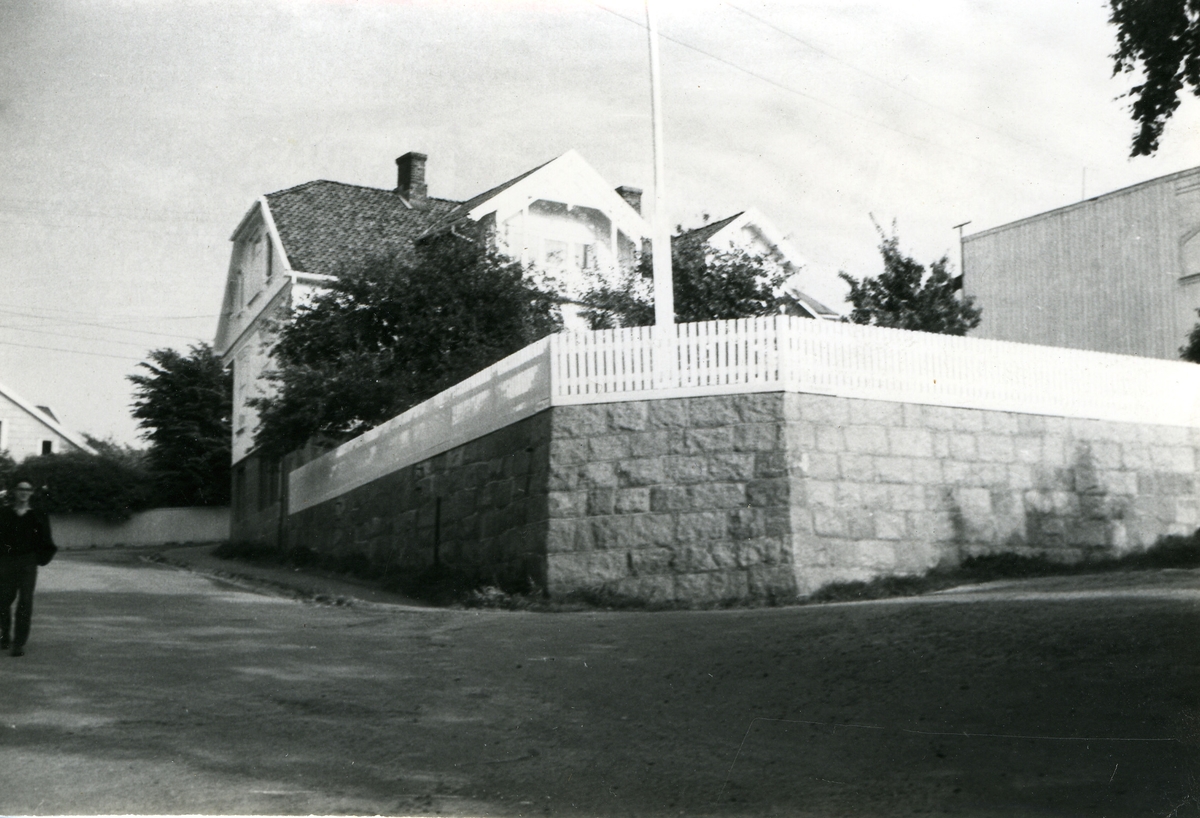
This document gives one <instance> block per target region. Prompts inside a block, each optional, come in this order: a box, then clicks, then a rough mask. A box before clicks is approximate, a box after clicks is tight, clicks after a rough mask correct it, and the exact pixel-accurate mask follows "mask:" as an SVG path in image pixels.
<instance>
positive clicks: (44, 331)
mask: <svg viewBox="0 0 1200 818" xmlns="http://www.w3.org/2000/svg"><path fill="white" fill-rule="evenodd" d="M6 329H7V330H13V331H14V332H33V333H36V334H38V335H53V336H55V337H56V338H74V339H75V340H77V341H97V342H99V343H101V344H120V345H122V346H127V347H138V348H139V349H145V344H139V343H137V342H136V341H114V340H112V339H111V338H96V337H95V336H90V335H71V334H70V333H66V332H58V331H55V330H48V329H34V328H32V327H17V326H13V325H12V324H0V330H6Z"/></svg>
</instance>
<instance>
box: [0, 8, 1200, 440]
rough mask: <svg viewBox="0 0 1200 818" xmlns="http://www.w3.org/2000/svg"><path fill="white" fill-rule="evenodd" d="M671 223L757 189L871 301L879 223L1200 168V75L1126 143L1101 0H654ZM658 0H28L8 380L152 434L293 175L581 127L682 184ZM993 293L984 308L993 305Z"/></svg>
mask: <svg viewBox="0 0 1200 818" xmlns="http://www.w3.org/2000/svg"><path fill="white" fill-rule="evenodd" d="M656 9H657V17H658V25H659V31H660V34H661V36H662V40H661V62H662V99H663V117H664V163H665V167H666V176H665V181H664V191H665V193H666V197H667V210H668V215H669V217H670V223H671V226H674V225H676V224H682V225H683V226H685V227H693V226H697V225H699V224H701V223H702V221H703V219H704V218H705V216H706V214H707V216H708V217H710V218H714V219H718V218H723V217H725V216H729V215H732V214H734V213H736V212H739V211H741V210H743V209H745V208H747V207H755V208H757V209H758V210H759V211H761V212H762V213H763V214H765V215H766V217H767V218H768V219H769V220H770V221H772V222H773V223H774V224H775V225H776V226H777V227H778V228H779V229H780V230H781V231H782V232H783V233H784V234H786V235H787V236H788V238H789V240H790V241H791V243H792V244H793V245H794V246H795V247H796V249H797V250H798V251H799V252H800V254H801V255H802V256H803V257H805V258H806V259H807V260H808V267H807V268H806V271H805V275H806V276H807V279H806V284H805V286H806V289H809V290H810V292H811V293H812V294H813V295H815V296H816V297H818V298H821V299H823V300H825V301H827V302H828V303H829V304H830V306H832V307H834V308H836V309H842V310H844V309H845V308H846V305H845V304H844V302H843V301H842V298H843V296H844V292H843V291H842V289H840V285H839V284H838V282H837V278H836V273H837V272H838V271H839V270H845V271H846V272H849V273H850V274H852V275H854V276H856V277H862V276H864V275H875V274H878V273H879V272H880V269H881V268H880V261H879V253H878V244H879V236H878V234H877V232H876V227H875V223H878V224H879V225H882V226H883V227H884V228H885V229H887V230H889V231H890V230H891V229H892V227H891V226H892V224H893V223H894V224H895V229H896V231H897V234H898V236H899V237H900V245H901V248H902V249H903V250H904V251H905V252H907V253H909V254H911V255H913V256H914V257H916V258H917V259H918V260H919V261H922V262H923V263H929V262H932V261H934V260H936V259H938V258H940V257H941V256H943V255H948V256H949V258H950V260H951V262H952V265H953V266H954V267H955V268H957V265H958V257H959V256H958V254H959V251H958V231H957V230H955V226H956V225H958V224H961V223H963V222H968V224H967V225H966V226H965V227H964V228H963V231H964V232H965V234H967V235H970V234H971V233H972V232H975V231H978V230H983V229H987V228H989V227H994V226H996V225H999V224H1004V223H1007V222H1009V221H1012V220H1015V219H1019V218H1023V217H1025V216H1030V215H1033V214H1036V213H1040V212H1044V211H1046V210H1050V209H1053V208H1057V207H1062V206H1064V205H1068V204H1071V203H1073V202H1076V201H1079V200H1080V199H1081V198H1084V197H1090V196H1095V195H1098V194H1101V193H1105V192H1108V191H1111V190H1115V189H1118V188H1121V187H1124V186H1127V185H1130V184H1135V183H1137V182H1141V181H1144V180H1146V179H1151V178H1154V177H1157V176H1161V175H1164V174H1167V173H1173V172H1176V171H1179V170H1184V169H1187V168H1190V167H1195V166H1197V165H1200V100H1197V99H1195V98H1188V99H1187V100H1185V101H1184V104H1183V106H1182V107H1181V109H1180V111H1179V112H1178V113H1177V114H1176V116H1175V118H1174V119H1173V120H1172V121H1171V123H1170V124H1169V125H1168V127H1167V130H1166V134H1165V136H1164V140H1163V144H1162V147H1161V148H1160V150H1159V152H1158V154H1157V155H1155V156H1153V157H1149V158H1147V157H1139V158H1137V159H1131V158H1129V151H1130V139H1131V136H1132V133H1133V130H1134V128H1133V123H1132V121H1131V120H1130V118H1129V115H1128V111H1127V107H1128V102H1129V100H1128V99H1121V98H1120V97H1121V95H1122V94H1124V93H1125V92H1126V91H1127V90H1128V88H1129V87H1130V86H1131V85H1133V84H1134V83H1135V81H1136V77H1134V76H1130V75H1123V76H1118V77H1115V78H1114V77H1113V76H1112V60H1111V57H1110V55H1111V53H1112V52H1113V51H1114V50H1115V40H1114V32H1113V29H1112V28H1111V27H1110V26H1109V24H1108V22H1107V18H1108V8H1107V5H1106V4H1105V3H1104V2H1100V1H1099V0H1086V1H1085V2H1076V0H1055V2H1053V3H1047V2H1044V0H1005V2H998V1H997V2H991V1H990V0H946V1H945V2H926V0H921V2H916V1H915V0H857V1H854V0H846V2H837V1H835V0H816V1H815V2H762V0H735V2H716V0H696V1H695V2H686V3H683V2H671V1H670V0H656ZM647 53H648V49H647V37H646V31H645V10H644V6H643V3H642V2H641V0H439V1H438V2H434V1H433V0H394V1H393V2H385V0H358V1H356V0H253V2H241V1H240V0H237V1H235V0H208V1H206V0H188V2H183V1H182V0H70V2H58V0H39V2H37V3H28V2H24V0H0V384H2V385H3V386H4V387H6V388H8V389H11V390H14V391H15V392H16V393H17V394H19V395H21V396H22V397H24V398H25V399H26V400H29V401H30V402H32V403H35V404H42V405H49V406H50V407H51V408H52V409H53V410H54V411H55V413H56V414H57V415H58V417H59V418H60V419H61V420H62V422H63V423H64V424H65V425H66V426H67V427H68V428H70V429H72V430H75V431H80V432H85V433H88V434H90V435H92V436H94V437H97V438H101V439H105V438H110V439H112V440H114V441H115V442H117V443H121V444H135V445H142V444H141V442H140V441H139V437H138V433H139V432H138V429H137V426H136V423H135V421H134V420H133V419H132V418H131V417H130V414H129V411H130V409H129V407H130V403H131V401H132V385H131V384H130V383H129V382H128V380H127V376H128V375H129V374H131V373H134V372H137V371H139V369H138V363H139V362H140V361H144V360H145V359H146V354H147V352H148V351H149V350H152V349H159V348H164V347H173V348H176V349H179V350H187V349H188V347H189V345H191V344H196V343H200V342H211V341H212V339H213V335H214V333H215V330H216V325H217V314H218V311H219V308H220V304H221V298H222V292H223V287H224V282H225V277H226V273H227V271H228V264H229V253H230V250H231V245H230V242H229V237H230V234H231V233H232V232H233V230H234V228H235V227H236V226H237V224H238V222H239V221H240V220H241V218H242V216H243V215H244V214H245V213H246V211H247V210H248V209H249V208H250V207H251V205H253V203H254V202H255V200H256V198H257V197H258V196H260V195H262V194H264V193H269V192H272V191H276V190H281V189H284V188H288V187H291V186H293V185H297V184H302V183H304V182H307V181H311V180H313V179H330V180H335V181H340V182H348V183H352V184H359V185H367V186H371V187H379V188H392V187H394V186H395V183H396V182H395V174H396V168H395V162H394V160H395V157H397V156H400V155H401V154H403V153H406V152H408V151H419V152H422V153H425V154H427V155H428V156H429V161H428V166H427V181H428V184H429V190H430V193H431V195H434V196H441V197H446V198H452V199H460V198H468V197H470V196H473V195H475V194H477V193H479V192H482V191H483V190H486V189H488V188H490V187H492V186H494V185H496V184H498V183H500V182H503V181H505V180H507V179H509V178H511V177H513V176H515V175H517V174H519V173H521V172H523V171H525V170H528V169H530V168H532V167H535V166H537V165H539V164H542V163H543V162H545V161H547V160H549V159H551V158H553V157H555V156H558V155H559V154H562V153H564V152H566V151H567V150H569V149H572V148H574V149H575V150H577V151H579V153H580V154H582V155H583V157H584V158H585V159H586V160H587V161H588V162H589V163H590V164H592V166H593V167H595V168H596V169H597V170H598V171H599V172H600V174H601V175H602V176H604V177H605V178H606V179H607V180H608V181H609V182H610V183H611V184H612V185H613V186H614V187H615V186H618V185H632V186H635V187H641V188H643V189H644V190H645V191H646V194H647V196H649V195H651V194H652V192H653V156H652V146H651V123H650V87H649V73H648V57H647ZM983 307H984V309H985V310H986V305H983Z"/></svg>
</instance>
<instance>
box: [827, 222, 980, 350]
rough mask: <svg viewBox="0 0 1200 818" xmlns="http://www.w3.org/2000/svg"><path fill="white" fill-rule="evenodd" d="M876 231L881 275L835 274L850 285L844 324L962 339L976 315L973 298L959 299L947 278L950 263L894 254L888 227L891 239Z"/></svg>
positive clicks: (895, 242)
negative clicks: (881, 264) (848, 321)
mask: <svg viewBox="0 0 1200 818" xmlns="http://www.w3.org/2000/svg"><path fill="white" fill-rule="evenodd" d="M876 230H878V231H879V239H880V242H879V252H880V253H881V254H882V256H883V272H882V273H880V274H879V275H878V276H875V277H865V278H863V280H862V281H859V280H858V279H856V278H854V277H853V276H851V275H849V274H847V273H844V272H841V273H838V276H839V277H840V278H841V279H843V280H844V281H845V282H846V283H847V284H849V285H850V293H849V295H847V296H846V300H847V301H848V302H850V304H851V305H852V306H853V309H852V310H851V311H850V316H849V320H850V321H852V322H853V323H855V324H873V325H875V326H880V327H894V328H896V329H910V330H919V331H921V332H937V333H941V334H943V335H966V334H967V332H968V331H969V330H972V329H974V328H975V327H977V326H979V320H980V316H981V311H980V310H979V308H977V307H976V306H975V302H974V299H972V298H965V297H964V298H960V297H959V296H958V294H957V292H958V289H959V288H958V286H957V282H955V280H954V278H953V277H952V276H951V275H950V270H949V267H950V262H949V260H948V259H947V258H946V257H945V256H942V257H941V258H940V259H938V260H937V261H935V262H933V264H931V265H929V271H928V275H927V274H926V270H925V266H924V265H922V264H918V263H917V262H916V261H915V260H914V259H913V258H912V257H910V256H906V255H904V253H902V252H900V239H899V237H898V236H897V235H896V233H895V227H894V226H893V229H892V235H890V236H889V235H887V234H886V233H884V232H883V230H882V229H880V228H879V226H878V225H876Z"/></svg>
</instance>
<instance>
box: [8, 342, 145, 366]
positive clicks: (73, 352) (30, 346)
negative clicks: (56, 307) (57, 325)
mask: <svg viewBox="0 0 1200 818" xmlns="http://www.w3.org/2000/svg"><path fill="white" fill-rule="evenodd" d="M6 346H9V347H23V348H25V349H45V350H49V351H50V352H66V353H69V354H71V355H91V356H93V357H95V358H116V359H117V360H120V361H137V362H139V363H140V362H141V361H142V359H141V358H132V357H130V356H128V355H110V354H108V353H106V352H84V351H83V350H79V349H63V348H62V347H42V346H37V345H35V344H18V343H16V342H15V341H0V347H6Z"/></svg>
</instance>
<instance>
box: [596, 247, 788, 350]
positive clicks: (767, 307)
mask: <svg viewBox="0 0 1200 818" xmlns="http://www.w3.org/2000/svg"><path fill="white" fill-rule="evenodd" d="M671 277H672V279H673V281H674V293H675V320H676V321H677V322H680V323H685V322H689V321H718V320H724V319H732V318H753V317H756V316H760V315H774V314H776V313H778V312H779V309H780V306H781V305H782V304H783V303H785V299H783V298H782V297H781V296H780V295H779V291H780V288H781V287H782V286H783V281H784V279H785V278H786V274H785V273H784V272H783V271H782V270H781V269H779V268H777V266H776V265H773V264H771V263H770V262H768V261H766V260H765V259H763V258H761V257H759V256H754V255H751V254H749V253H746V252H745V251H742V250H729V251H714V250H713V249H712V248H710V247H708V246H706V245H705V244H703V243H702V242H700V241H696V240H693V239H690V238H688V237H687V234H686V233H684V232H682V231H678V232H677V233H676V235H675V236H674V237H673V239H672V241H671ZM653 282H654V257H653V254H652V252H650V251H648V250H647V251H646V252H643V253H642V255H641V258H640V260H639V262H638V265H637V267H636V268H635V269H633V270H631V271H629V272H627V273H626V274H625V275H624V276H623V277H622V278H621V279H620V280H619V281H618V282H617V283H616V284H615V285H612V284H608V283H603V282H601V283H599V284H597V285H596V286H595V287H593V288H592V289H591V290H589V291H588V292H587V293H585V294H584V296H583V298H582V299H581V301H582V303H583V305H584V310H583V316H584V319H585V320H586V321H587V322H588V326H590V327H591V328H592V329H611V328H613V327H640V326H647V325H650V324H653V323H654V283H653Z"/></svg>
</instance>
